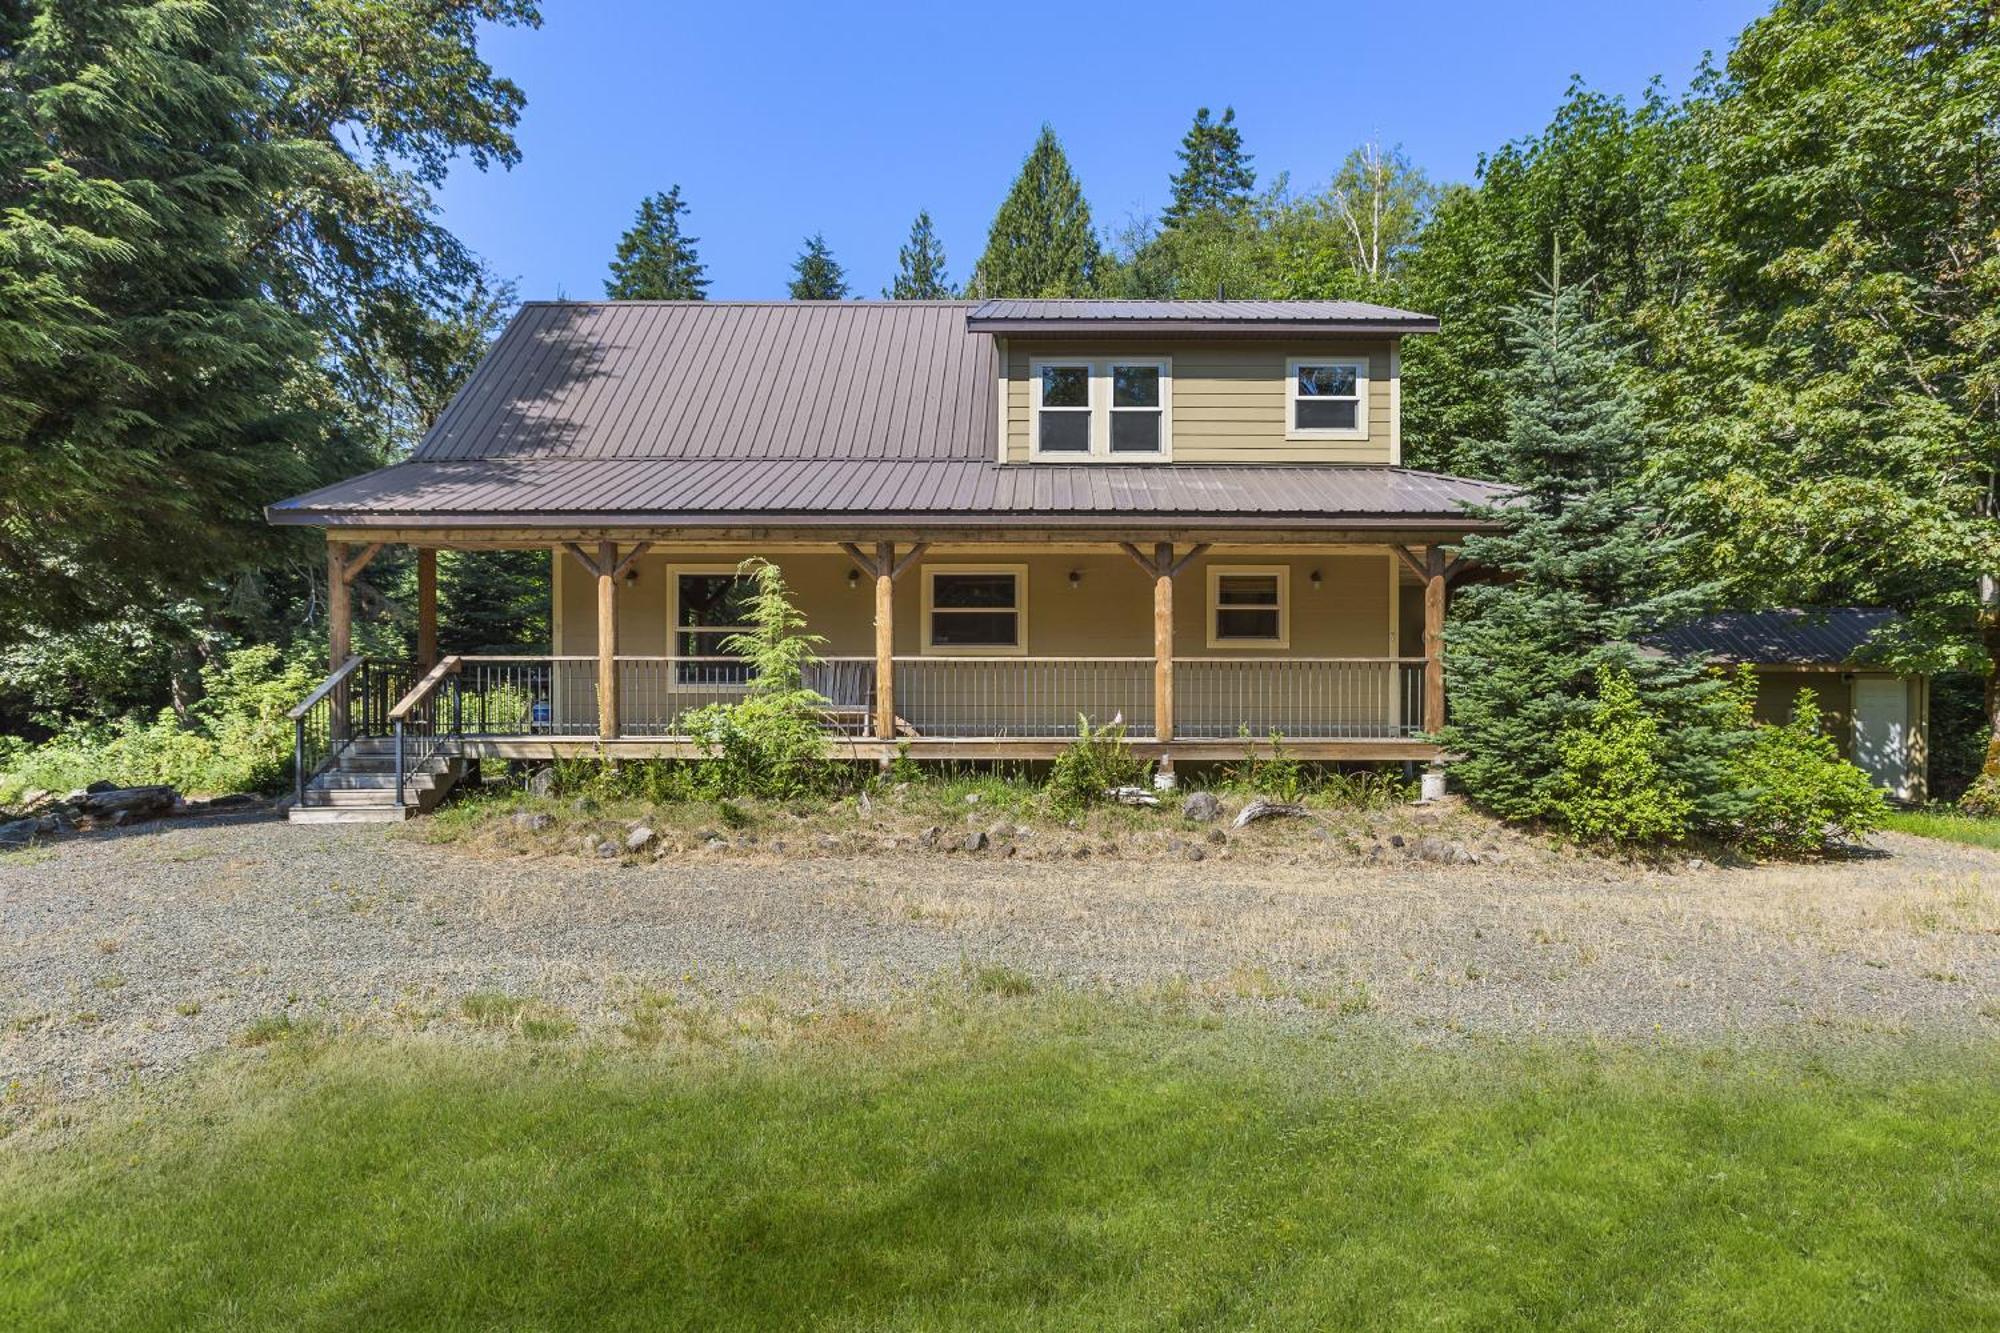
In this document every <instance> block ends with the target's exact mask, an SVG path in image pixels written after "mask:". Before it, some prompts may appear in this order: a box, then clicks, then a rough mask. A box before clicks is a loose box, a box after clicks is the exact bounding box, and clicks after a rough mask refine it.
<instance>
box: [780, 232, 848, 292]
mask: <svg viewBox="0 0 2000 1333" xmlns="http://www.w3.org/2000/svg"><path fill="white" fill-rule="evenodd" d="M792 273H793V275H794V276H793V278H792V299H793V300H794V301H845V300H846V299H847V274H846V273H845V272H844V271H842V269H841V267H840V265H839V263H838V262H836V261H835V259H834V257H833V251H831V250H829V249H828V248H827V245H826V237H824V236H822V235H820V234H819V233H818V232H814V233H813V234H812V235H810V236H808V237H806V248H805V249H804V250H802V251H800V252H799V257H798V258H797V259H795V260H793V261H792Z"/></svg>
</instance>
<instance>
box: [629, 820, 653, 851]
mask: <svg viewBox="0 0 2000 1333" xmlns="http://www.w3.org/2000/svg"><path fill="white" fill-rule="evenodd" d="M654 836H655V835H654V833H653V830H651V829H649V828H647V827H646V826H645V825H644V824H641V825H639V827H638V828H635V829H633V830H632V831H631V832H630V833H627V834H626V835H625V850H626V851H628V852H633V853H637V852H643V851H645V850H646V849H647V848H648V847H651V846H652V845H653V839H654Z"/></svg>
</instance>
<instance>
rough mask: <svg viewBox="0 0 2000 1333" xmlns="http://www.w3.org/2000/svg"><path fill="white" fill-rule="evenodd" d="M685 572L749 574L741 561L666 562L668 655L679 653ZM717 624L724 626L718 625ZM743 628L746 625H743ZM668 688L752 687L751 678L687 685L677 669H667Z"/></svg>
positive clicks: (715, 688)
mask: <svg viewBox="0 0 2000 1333" xmlns="http://www.w3.org/2000/svg"><path fill="white" fill-rule="evenodd" d="M683 574H728V575H731V576H732V577H736V578H745V577H748V576H747V575H745V574H744V573H743V567H742V566H741V565H668V566H667V656H668V657H670V658H678V657H679V656H680V655H681V654H680V638H681V630H682V628H683V626H682V625H681V575H683ZM717 628H725V627H722V626H718V627H717ZM726 628H728V629H730V630H732V631H735V632H738V633H740V632H741V628H739V627H737V626H734V625H731V626H727V627H726ZM742 628H747V626H746V627H742ZM665 674H666V688H667V689H668V690H701V691H703V692H704V693H706V692H708V691H711V690H713V691H724V690H728V691H733V692H742V691H745V690H748V689H749V688H750V682H749V681H747V680H746V681H741V682H736V681H715V682H713V683H710V684H702V685H686V684H682V683H681V682H680V681H678V680H676V679H674V676H675V671H674V670H669V671H667V672H666V673H665Z"/></svg>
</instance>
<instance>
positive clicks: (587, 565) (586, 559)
mask: <svg viewBox="0 0 2000 1333" xmlns="http://www.w3.org/2000/svg"><path fill="white" fill-rule="evenodd" d="M562 547H563V550H565V551H568V552H569V553H570V554H571V555H573V556H575V557H576V562H577V563H578V564H579V565H582V566H583V570H584V573H586V574H588V575H590V576H591V577H592V578H599V577H601V576H602V575H603V574H604V571H603V570H601V569H599V568H598V567H597V561H596V559H595V558H593V557H592V556H590V555H589V554H588V553H586V552H585V551H584V549H583V548H582V547H581V546H578V545H577V544H576V543H575V542H564V543H563V544H562Z"/></svg>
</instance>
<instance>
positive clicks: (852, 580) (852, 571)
mask: <svg viewBox="0 0 2000 1333" xmlns="http://www.w3.org/2000/svg"><path fill="white" fill-rule="evenodd" d="M847 586H848V587H850V588H858V587H860V586H861V571H860V570H858V569H856V568H854V567H853V566H852V565H850V566H848V569H847Z"/></svg>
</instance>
